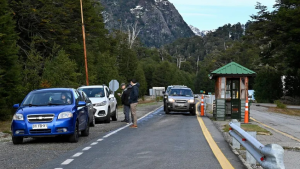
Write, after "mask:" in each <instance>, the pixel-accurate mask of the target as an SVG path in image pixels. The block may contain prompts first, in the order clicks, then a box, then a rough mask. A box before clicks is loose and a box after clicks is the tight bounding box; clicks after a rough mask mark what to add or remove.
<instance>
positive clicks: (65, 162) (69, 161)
mask: <svg viewBox="0 0 300 169" xmlns="http://www.w3.org/2000/svg"><path fill="white" fill-rule="evenodd" d="M73 160H74V159H67V160H66V161H64V162H63V163H61V165H68V164H70V163H71V162H72V161H73Z"/></svg>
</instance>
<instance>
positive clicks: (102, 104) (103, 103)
mask: <svg viewBox="0 0 300 169" xmlns="http://www.w3.org/2000/svg"><path fill="white" fill-rule="evenodd" d="M106 103H107V101H103V102H101V103H96V106H105V105H106Z"/></svg>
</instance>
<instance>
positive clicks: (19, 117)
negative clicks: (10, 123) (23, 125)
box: [13, 114, 24, 120]
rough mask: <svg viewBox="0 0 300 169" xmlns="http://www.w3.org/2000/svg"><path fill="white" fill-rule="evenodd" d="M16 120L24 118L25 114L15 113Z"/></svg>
mask: <svg viewBox="0 0 300 169" xmlns="http://www.w3.org/2000/svg"><path fill="white" fill-rule="evenodd" d="M13 119H14V120H24V117H23V114H15V115H14V117H13Z"/></svg>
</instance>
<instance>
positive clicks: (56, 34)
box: [0, 0, 300, 120]
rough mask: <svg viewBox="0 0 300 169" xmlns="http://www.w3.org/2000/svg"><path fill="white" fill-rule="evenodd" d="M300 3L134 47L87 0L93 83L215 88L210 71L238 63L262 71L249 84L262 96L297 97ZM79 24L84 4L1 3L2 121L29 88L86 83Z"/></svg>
mask: <svg viewBox="0 0 300 169" xmlns="http://www.w3.org/2000/svg"><path fill="white" fill-rule="evenodd" d="M299 5H300V2H298V1H296V0H285V1H283V0H282V1H278V3H277V4H276V5H275V7H276V8H275V10H274V11H271V12H269V11H268V10H267V9H266V7H265V6H263V5H261V4H259V3H258V4H257V6H256V8H257V10H258V13H257V14H255V15H253V16H252V21H249V22H248V23H247V24H246V25H242V24H240V23H237V24H234V25H230V24H227V25H224V26H222V27H219V28H218V29H217V30H216V31H215V32H211V33H209V34H208V35H207V36H205V37H197V36H194V37H191V38H186V39H178V40H177V41H175V42H174V43H171V44H166V45H164V46H163V47H161V48H147V47H145V45H144V44H142V43H141V42H140V41H139V39H137V40H136V41H135V42H134V43H133V45H132V44H131V43H130V42H129V41H128V34H127V33H128V32H121V31H120V30H114V31H108V30H107V29H105V25H104V23H103V17H102V15H101V13H102V11H103V7H102V6H101V4H100V3H99V1H96V0H83V11H84V19H85V25H84V26H85V30H86V43H87V60H88V73H89V83H90V85H95V84H108V83H109V81H110V80H111V79H117V80H118V81H119V82H128V81H129V80H130V79H132V78H136V79H137V80H138V81H139V82H140V83H141V88H140V92H141V93H140V95H141V96H143V95H144V94H147V92H148V89H149V88H151V87H153V86H165V87H166V86H168V85H170V84H184V85H187V86H189V87H191V88H192V89H193V90H194V91H195V93H197V91H199V90H205V91H211V92H213V91H214V85H213V83H214V82H213V81H211V80H209V79H208V74H209V73H210V72H211V71H213V70H215V69H216V68H218V67H220V66H223V65H225V64H227V63H229V62H231V61H235V62H237V63H240V64H242V65H243V66H246V67H248V68H249V69H252V70H254V71H256V72H257V77H256V78H255V79H253V80H252V82H251V87H252V86H253V88H254V89H255V90H256V94H255V96H256V99H257V100H259V101H266V102H272V101H274V100H276V99H278V98H280V97H281V96H282V95H283V94H286V95H289V96H293V97H299V96H300V87H299V84H300V83H299V82H300V68H299V67H300V65H299V63H300V62H299V61H300V58H299V53H300V21H299V19H298V18H299V17H300V8H299ZM138 21H139V20H138V19H137V22H138ZM81 26H82V25H81V14H80V3H79V1H78V2H77V1H73V0H64V1H61V0H0V97H1V101H0V120H5V119H9V118H10V117H11V115H12V113H13V110H12V108H11V107H12V105H13V104H14V103H18V102H21V101H22V99H23V98H24V97H25V96H26V94H27V93H28V92H30V91H31V90H34V89H39V88H48V87H74V88H77V87H79V86H80V85H85V68H84V54H83V41H82V29H81ZM283 75H284V76H285V77H286V78H285V90H284V92H283V90H282V83H281V76H283Z"/></svg>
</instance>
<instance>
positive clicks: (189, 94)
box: [170, 89, 193, 97]
mask: <svg viewBox="0 0 300 169" xmlns="http://www.w3.org/2000/svg"><path fill="white" fill-rule="evenodd" d="M170 96H186V97H192V96H193V92H192V91H191V90H189V89H171V91H170Z"/></svg>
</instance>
